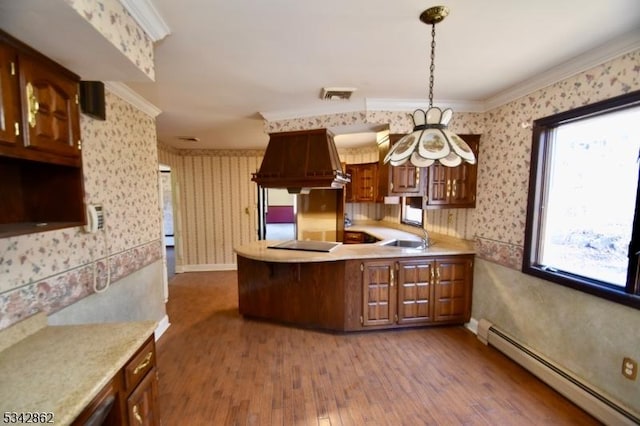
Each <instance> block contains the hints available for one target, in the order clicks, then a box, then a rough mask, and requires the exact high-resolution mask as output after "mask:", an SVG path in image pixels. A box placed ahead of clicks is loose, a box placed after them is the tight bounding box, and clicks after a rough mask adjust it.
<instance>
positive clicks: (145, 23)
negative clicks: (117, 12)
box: [120, 0, 171, 42]
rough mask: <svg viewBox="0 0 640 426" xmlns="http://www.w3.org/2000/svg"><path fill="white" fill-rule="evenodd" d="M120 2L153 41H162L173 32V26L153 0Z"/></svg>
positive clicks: (121, 0)
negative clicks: (168, 22) (170, 26)
mask: <svg viewBox="0 0 640 426" xmlns="http://www.w3.org/2000/svg"><path fill="white" fill-rule="evenodd" d="M120 3H122V6H124V8H125V9H127V12H129V14H130V15H131V16H132V17H133V19H135V20H136V22H137V23H138V25H140V27H142V29H143V30H144V32H145V33H147V35H148V36H149V38H151V40H152V41H154V42H156V41H160V40H162V39H163V38H165V37H166V36H168V35H169V34H171V28H169V25H167V23H166V22H165V20H164V18H163V17H162V15H160V12H158V9H156V7H155V6H154V5H153V3H152V2H151V0H120Z"/></svg>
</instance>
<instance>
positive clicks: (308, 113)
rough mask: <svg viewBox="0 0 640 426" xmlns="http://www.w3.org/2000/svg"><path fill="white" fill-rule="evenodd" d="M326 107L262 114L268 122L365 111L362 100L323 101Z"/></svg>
mask: <svg viewBox="0 0 640 426" xmlns="http://www.w3.org/2000/svg"><path fill="white" fill-rule="evenodd" d="M323 102H326V105H322V106H315V107H312V108H305V109H295V110H283V111H269V112H260V115H261V116H262V118H264V119H265V120H266V121H279V120H292V119H296V118H304V117H315V116H318V115H332V114H342V113H346V112H361V111H364V109H365V102H364V101H362V100H353V99H352V100H349V101H346V100H340V101H323Z"/></svg>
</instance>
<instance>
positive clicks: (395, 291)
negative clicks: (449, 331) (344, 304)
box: [360, 255, 473, 328]
mask: <svg viewBox="0 0 640 426" xmlns="http://www.w3.org/2000/svg"><path fill="white" fill-rule="evenodd" d="M360 270H361V271H362V317H361V318H360V322H361V323H362V326H363V327H378V328H389V327H402V326H408V325H429V324H447V323H464V322H468V321H469V319H470V317H471V290H472V285H473V256H467V255H459V256H446V257H437V258H419V259H406V260H405V259H401V260H400V259H389V260H375V261H365V262H362V263H361V265H360Z"/></svg>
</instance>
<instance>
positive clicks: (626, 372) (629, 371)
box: [622, 357, 638, 380]
mask: <svg viewBox="0 0 640 426" xmlns="http://www.w3.org/2000/svg"><path fill="white" fill-rule="evenodd" d="M622 375H623V376H624V377H626V378H627V379H629V380H635V379H636V377H638V363H637V362H636V360H634V359H631V358H628V357H624V359H623V360H622Z"/></svg>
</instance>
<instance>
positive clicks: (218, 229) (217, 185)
mask: <svg viewBox="0 0 640 426" xmlns="http://www.w3.org/2000/svg"><path fill="white" fill-rule="evenodd" d="M327 117H329V118H332V117H331V116H327ZM325 124H326V123H325ZM326 125H327V126H329V125H328V124H326ZM338 153H339V156H340V160H341V161H343V162H345V163H367V162H373V161H377V160H378V151H377V148H376V147H375V146H372V147H363V148H349V149H343V150H338ZM263 155H264V152H263V151H255V150H229V151H221V150H176V149H172V148H170V147H167V146H165V145H162V144H161V145H160V147H159V161H160V163H161V164H165V165H168V166H170V167H171V170H172V176H173V178H174V179H175V188H176V194H174V195H173V196H174V199H175V200H176V204H175V205H176V208H177V210H178V211H177V212H176V218H175V221H176V224H177V226H176V229H175V232H176V271H178V272H185V271H193V270H211V269H217V270H219V269H232V268H235V256H234V253H233V247H234V246H238V245H241V244H246V243H248V242H251V241H254V240H256V239H257V223H258V219H257V210H256V209H257V199H256V195H257V194H256V186H255V184H254V183H253V182H251V173H252V172H255V171H256V170H257V169H259V168H260V164H261V162H262V156H263ZM456 210H457V211H456ZM247 211H248V213H247ZM399 211H400V210H399V208H398V207H397V206H393V205H389V206H385V205H382V204H373V203H348V204H347V205H346V207H345V212H346V213H347V215H348V216H349V218H350V219H352V220H355V221H368V220H386V221H388V222H393V223H399ZM446 212H450V213H451V214H452V215H454V217H455V220H454V226H446V225H447V223H448V213H443V212H442V211H439V212H436V211H433V212H427V213H426V215H427V221H428V223H429V225H428V226H427V229H429V230H430V231H436V232H441V233H444V234H448V235H454V236H458V237H463V238H472V237H473V233H472V230H471V227H470V223H471V214H469V213H470V212H471V210H466V209H451V210H447V211H446ZM407 229H408V230H411V228H407Z"/></svg>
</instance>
